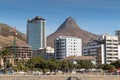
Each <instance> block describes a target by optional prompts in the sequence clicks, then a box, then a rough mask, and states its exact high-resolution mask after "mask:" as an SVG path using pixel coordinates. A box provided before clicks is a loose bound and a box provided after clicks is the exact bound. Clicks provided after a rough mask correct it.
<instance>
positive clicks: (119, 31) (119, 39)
mask: <svg viewBox="0 0 120 80" xmlns="http://www.w3.org/2000/svg"><path fill="white" fill-rule="evenodd" d="M115 34H116V36H118V41H119V44H120V30H117V31H116V33H115Z"/></svg>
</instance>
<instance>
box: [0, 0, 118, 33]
mask: <svg viewBox="0 0 120 80" xmlns="http://www.w3.org/2000/svg"><path fill="white" fill-rule="evenodd" d="M35 16H42V17H43V18H45V19H46V29H47V31H46V33H47V35H49V34H51V33H52V32H54V31H55V30H56V29H57V28H58V27H59V26H60V25H61V24H62V23H63V22H64V21H65V19H66V18H67V17H69V16H72V17H73V18H74V19H75V20H76V22H77V24H78V25H79V27H80V28H82V29H84V30H87V31H89V32H92V33H95V34H104V33H108V34H112V35H114V33H115V31H116V30H120V0H0V23H5V24H8V25H10V26H12V27H14V26H16V28H17V29H18V30H19V31H21V32H23V33H25V34H26V24H27V19H28V18H29V19H32V18H34V17H35Z"/></svg>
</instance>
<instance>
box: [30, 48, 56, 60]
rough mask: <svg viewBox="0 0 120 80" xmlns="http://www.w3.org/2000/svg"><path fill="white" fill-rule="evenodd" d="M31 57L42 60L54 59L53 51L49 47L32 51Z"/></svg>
mask: <svg viewBox="0 0 120 80" xmlns="http://www.w3.org/2000/svg"><path fill="white" fill-rule="evenodd" d="M32 56H41V57H43V58H44V59H50V58H54V49H53V48H51V47H47V48H44V49H39V50H33V55H32Z"/></svg>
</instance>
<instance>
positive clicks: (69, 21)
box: [57, 16, 78, 31]
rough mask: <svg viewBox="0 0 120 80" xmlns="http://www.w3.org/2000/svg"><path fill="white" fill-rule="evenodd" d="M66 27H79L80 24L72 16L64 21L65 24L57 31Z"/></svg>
mask: <svg viewBox="0 0 120 80" xmlns="http://www.w3.org/2000/svg"><path fill="white" fill-rule="evenodd" d="M66 27H72V28H75V27H78V25H77V23H76V21H75V20H74V19H73V18H72V17H71V16H70V17H68V18H67V19H66V20H65V21H64V22H63V24H62V25H61V26H60V27H59V28H58V29H57V31H58V30H61V29H63V28H66Z"/></svg>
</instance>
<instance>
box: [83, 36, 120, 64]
mask: <svg viewBox="0 0 120 80" xmlns="http://www.w3.org/2000/svg"><path fill="white" fill-rule="evenodd" d="M83 55H89V56H96V59H97V63H98V64H105V63H108V64H109V63H111V62H112V61H116V60H117V59H120V53H119V45H118V37H117V36H111V35H108V34H105V35H101V36H100V37H99V39H98V40H94V41H92V42H90V43H88V45H87V46H86V47H84V48H83Z"/></svg>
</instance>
